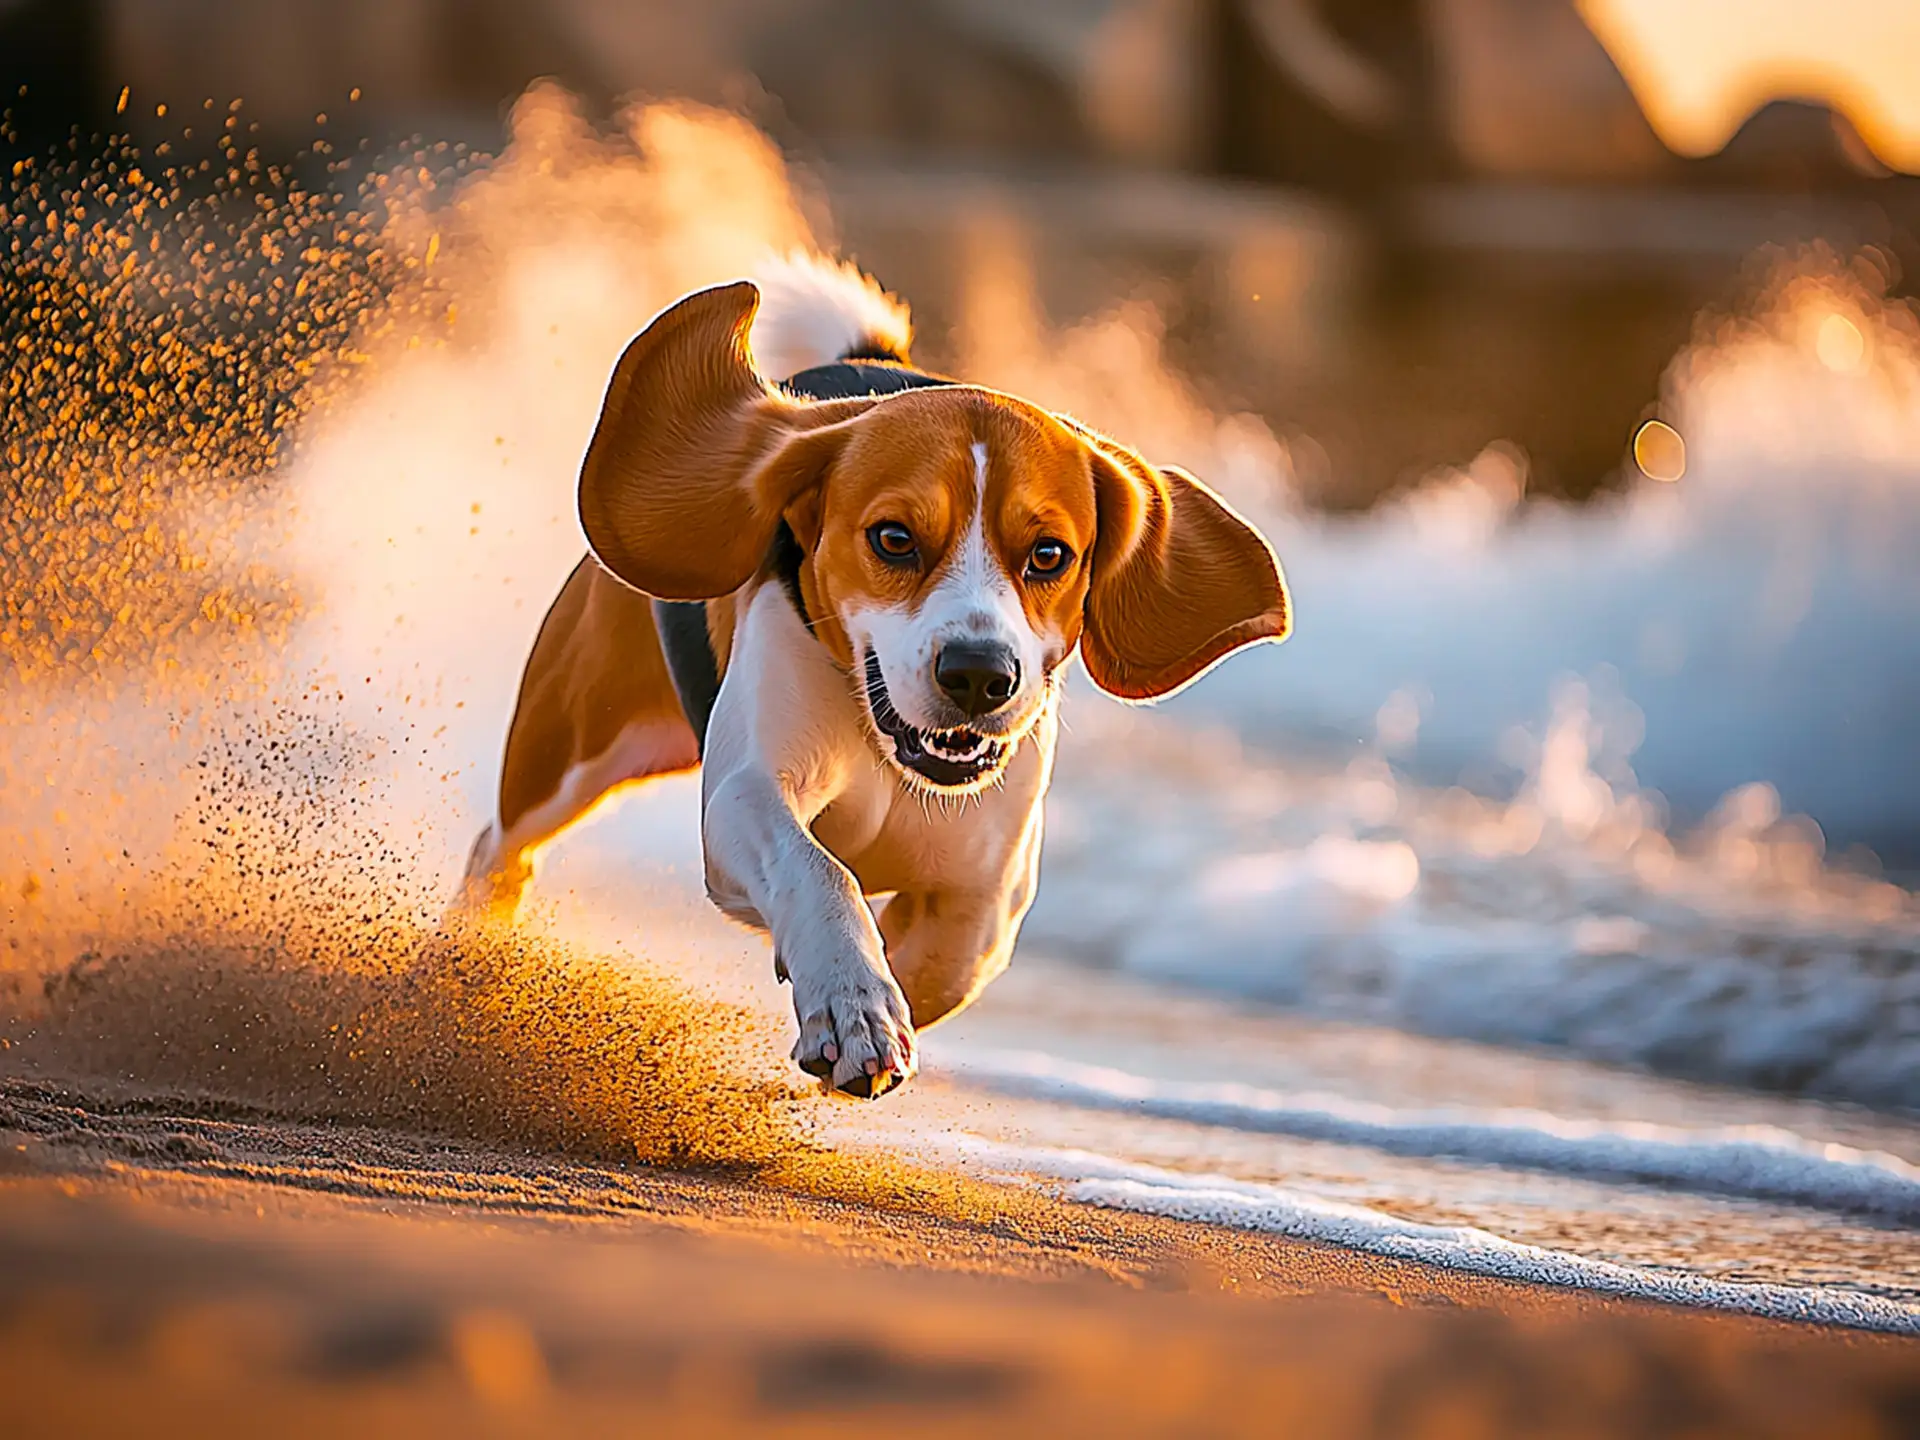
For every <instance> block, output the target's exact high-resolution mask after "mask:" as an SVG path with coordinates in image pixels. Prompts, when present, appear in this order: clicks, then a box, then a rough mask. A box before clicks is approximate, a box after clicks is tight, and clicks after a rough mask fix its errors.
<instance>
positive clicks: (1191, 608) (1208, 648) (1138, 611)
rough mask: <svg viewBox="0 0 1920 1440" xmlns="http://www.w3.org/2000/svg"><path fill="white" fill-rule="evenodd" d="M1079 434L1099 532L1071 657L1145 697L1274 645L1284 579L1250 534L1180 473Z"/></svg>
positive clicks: (1115, 687) (1286, 613)
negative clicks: (1082, 623)
mask: <svg viewBox="0 0 1920 1440" xmlns="http://www.w3.org/2000/svg"><path fill="white" fill-rule="evenodd" d="M1086 438H1087V449H1088V452H1089V454H1090V455H1091V458H1092V465H1093V486H1094V498H1095V504H1096V507H1097V511H1098V515H1097V522H1096V523H1097V524H1098V526H1099V530H1098V533H1097V534H1096V536H1095V539H1094V546H1093V575H1092V580H1091V583H1090V585H1089V587H1088V590H1087V606H1086V628H1085V630H1084V631H1083V632H1082V634H1081V639H1080V656H1081V659H1082V660H1083V661H1084V662H1085V664H1086V667H1087V673H1088V674H1089V675H1091V676H1092V677H1093V680H1094V683H1095V684H1096V685H1098V686H1099V687H1100V688H1101V689H1102V690H1105V691H1106V692H1107V693H1109V694H1111V695H1117V696H1119V697H1120V698H1122V699H1124V700H1152V699H1156V698H1158V697H1159V696H1162V695H1170V694H1172V693H1173V692H1174V691H1176V690H1178V689H1180V688H1181V687H1182V686H1184V685H1186V684H1188V683H1189V682H1191V681H1193V680H1195V679H1197V678H1198V677H1199V676H1200V675H1202V674H1203V673H1205V672H1206V671H1207V670H1209V669H1211V668H1212V667H1213V666H1214V665H1215V664H1217V663H1218V662H1219V661H1221V660H1223V659H1225V658H1226V657H1227V656H1228V655H1230V654H1232V653H1233V652H1234V651H1235V650H1238V649H1239V648H1240V647H1241V646H1243V645H1251V644H1253V643H1255V642H1256V641H1260V640H1284V639H1285V638H1286V635H1287V631H1288V630H1289V629H1290V628H1291V625H1292V609H1291V606H1290V605H1289V603H1288V600H1287V583H1286V581H1285V580H1284V579H1283V578H1282V577H1281V574H1280V565H1279V562H1278V561H1276V560H1275V559H1274V557H1273V551H1272V550H1271V549H1270V548H1269V547H1268V545H1267V542H1266V540H1265V539H1263V538H1262V537H1261V535H1260V532H1259V531H1258V530H1255V529H1254V528H1253V526H1251V525H1249V524H1248V523H1247V522H1246V521H1245V520H1243V519H1241V518H1240V516H1239V515H1237V514H1235V513H1234V510H1233V507H1232V506H1230V505H1228V504H1227V502H1226V501H1224V500H1222V499H1221V498H1220V497H1219V496H1218V495H1216V494H1214V493H1213V491H1211V490H1209V489H1208V488H1207V487H1206V486H1205V485H1203V484H1201V483H1200V482H1199V481H1198V480H1196V479H1194V478H1193V477H1192V476H1191V475H1189V474H1187V473H1186V472H1185V471H1183V470H1176V469H1174V468H1172V467H1168V468H1166V469H1156V468H1155V467H1154V466H1152V465H1149V464H1148V463H1147V462H1146V461H1144V460H1142V459H1141V458H1140V457H1139V456H1137V455H1133V454H1130V453H1129V452H1127V451H1125V450H1122V449H1120V447H1118V446H1116V445H1112V444H1111V443H1110V442H1106V441H1104V440H1101V439H1099V438H1098V437H1094V436H1091V435H1089V436H1087V437H1086Z"/></svg>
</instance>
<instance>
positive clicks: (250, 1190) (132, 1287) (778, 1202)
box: [0, 1073, 1920, 1436]
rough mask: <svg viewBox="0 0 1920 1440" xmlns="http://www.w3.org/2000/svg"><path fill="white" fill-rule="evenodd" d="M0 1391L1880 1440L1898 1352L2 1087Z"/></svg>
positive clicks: (1164, 1234) (886, 1421)
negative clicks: (1865, 1438) (1, 1388)
mask: <svg viewBox="0 0 1920 1440" xmlns="http://www.w3.org/2000/svg"><path fill="white" fill-rule="evenodd" d="M837 1187H838V1188H839V1189H841V1190H842V1191H844V1193H835V1192H836V1188H837ZM0 1385H4V1387H5V1393H6V1394H7V1395H8V1396H9V1406H8V1408H9V1410H10V1412H11V1414H12V1416H13V1417H14V1419H13V1421H12V1422H11V1423H10V1424H9V1427H8V1429H9V1433H11V1434H19V1435H31V1436H38V1435H73V1434H92V1433H127V1432H128V1430H129V1429H130V1428H131V1427H135V1426H137V1427H138V1429H139V1430H140V1432H141V1433H145V1434H162V1435H164V1434H174V1433H186V1432H187V1431H189V1430H190V1431H192V1432H193V1433H196V1434H227V1433H235V1434H241V1433H248V1434H258V1433H277V1434H282V1435H303V1434H339V1433H342V1432H347V1431H352V1432H355V1433H362V1434H369V1435H381V1434H388V1433H400V1432H403V1431H405V1432H412V1433H419V1432H420V1431H422V1430H430V1431H434V1432H445V1431H450V1430H452V1429H453V1428H455V1427H461V1428H463V1429H472V1430H476V1431H478V1432H479V1433H488V1434H494V1433H498V1434H522V1433H524V1434H551V1433H558V1432H560V1431H561V1430H563V1429H564V1430H565V1431H566V1432H567V1433H582V1434H597V1433H634V1432H636V1431H642V1432H644V1431H645V1430H646V1429H647V1428H648V1427H656V1426H672V1427H674V1429H675V1431H676V1432H682V1433H714V1434H732V1433H750V1434H767V1433H795V1434H807V1433H815V1432H825V1431H827V1430H828V1429H829V1428H832V1429H835V1430H838V1429H840V1428H843V1427H844V1426H845V1425H847V1424H848V1423H852V1424H855V1425H880V1426H886V1425H901V1424H911V1425H912V1426H913V1427H914V1429H915V1431H916V1433H927V1434H947V1433H953V1434H973V1433H980V1432H981V1430H982V1429H984V1428H985V1427H986V1426H989V1425H993V1426H1003V1427H1004V1426H1012V1427H1014V1429H1015V1433H1055V1432H1057V1433H1061V1434H1118V1433H1128V1434H1170V1435H1171V1434H1179V1435H1191V1434H1312V1435H1393V1436H1402V1435H1426V1434H1432V1435H1440V1434H1447V1435H1480V1434H1529V1435H1559V1434H1568V1435H1580V1434H1595V1435H1598V1434H1635V1435H1640V1434H1659V1433H1685V1434H1729V1435H1734V1434H1738V1435H1773V1434H1778V1435H1789V1434H1792V1435H1815V1434H1836V1435H1842V1434H1844V1435H1849V1436H1853V1435H1858V1436H1874V1435H1888V1436H1892V1435H1899V1434H1910V1433H1912V1432H1913V1427H1914V1425H1915V1422H1916V1418H1917V1417H1920V1346H1916V1345H1915V1344H1914V1343H1913V1342H1911V1341H1901V1340H1894V1339H1888V1338H1885V1337H1877V1336H1870V1335H1862V1334H1858V1333H1852V1332H1839V1331H1830V1330H1822V1329H1819V1328H1815V1327H1811V1326H1793V1325H1783V1324H1778V1323H1768V1322H1760V1321H1752V1320H1745V1319H1739V1318H1733V1317H1725V1316H1716V1315H1705V1314H1697V1313H1686V1312H1678V1311H1666V1310H1660V1309H1657V1308H1654V1307H1648V1306H1639V1305H1628V1304H1620V1303H1615V1302H1610V1301H1607V1300H1605V1299H1601V1298H1597V1297H1593V1296H1588V1295H1580V1294H1572V1293H1567V1292H1561V1291H1553V1290H1548V1289H1543V1288H1533V1287H1526V1286H1517V1285H1510V1284H1502V1283H1498V1282H1490V1281H1484V1280H1478V1279H1475V1278H1472V1277H1468V1276H1462V1275H1456V1274H1451V1273H1447V1272H1444V1271H1439V1270H1432V1269H1427V1268H1424V1267H1420V1266H1416V1265H1410V1264H1405V1263H1399V1262H1393V1261H1385V1260H1380V1259H1377V1258H1374V1257H1369V1256H1365V1255H1360V1254H1356V1253H1353V1252H1348V1251H1343V1250H1339V1249H1334V1248H1331V1247H1325V1246H1316V1245H1306V1244H1300V1243H1296V1242H1290V1241H1286V1240H1281V1239H1277V1238H1274V1237H1268V1236H1260V1235H1252V1234H1245V1233H1239V1232H1232V1231H1225V1230H1218V1229H1213V1228H1209V1227H1205V1226H1195V1225H1187V1224H1181V1223H1178V1222H1170V1221H1162V1220H1156V1219H1153V1218H1150V1217H1144V1216H1136V1215H1128V1214H1120V1213H1115V1212H1107V1211H1100V1210H1091V1209H1087V1208H1085V1207H1079V1206H1071V1205H1066V1204H1062V1203H1057V1202H1054V1201H1051V1200H1049V1199H1046V1198H1045V1197H1042V1196H1037V1195H1034V1194H1032V1193H1029V1192H1025V1191H1018V1190H1009V1189H1004V1188H1001V1187H993V1186H979V1185H974V1184H972V1183H971V1182H967V1181H961V1180H956V1179H953V1178H952V1177H943V1176H918V1177H916V1176H914V1175H912V1174H903V1175H901V1176H896V1177H893V1178H892V1179H890V1180H889V1179H886V1178H885V1177H881V1178H880V1179H878V1180H876V1179H874V1178H873V1177H871V1176H869V1177H867V1178H866V1179H864V1180H862V1181H861V1182H860V1183H859V1184H858V1185H854V1184H852V1183H851V1182H849V1181H848V1180H847V1179H846V1177H845V1176H844V1175H842V1176H841V1178H839V1179H836V1178H835V1172H834V1171H833V1169H832V1167H831V1166H829V1167H827V1168H826V1169H824V1170H822V1171H820V1172H818V1173H815V1174H809V1173H808V1172H806V1171H805V1170H804V1169H800V1170H791V1169H790V1171H789V1173H788V1178H786V1179H777V1178H776V1179H775V1180H773V1181H769V1180H767V1179H760V1180H748V1179H743V1178H740V1177H737V1176H736V1177H729V1176H725V1175H718V1174H714V1173H710V1172H709V1173H699V1172H691V1171H677V1170H673V1169H668V1168H656V1167H647V1166H640V1165H632V1166H620V1165H607V1164H583V1163H579V1162H578V1161H576V1160H571V1159H567V1158H563V1157H559V1156H555V1155H551V1154H529V1153H524V1152H518V1151H514V1150H509V1149H500V1148H486V1147H478V1146H473V1145H466V1144H456V1143H449V1142H447V1141H443V1140H438V1139H433V1138H430V1137H423V1136H417V1135H412V1134H408V1133H405V1132H402V1131H398V1130H393V1129H384V1128H360V1127H353V1126H347V1125H339V1124H316V1123H307V1122H301V1121H290V1120H286V1119H283V1118H280V1117H277V1116H275V1115H273V1114H271V1113H266V1112H263V1111H249V1110H247V1109H246V1108H244V1107H237V1106H233V1105H227V1104H222V1105H209V1104H207V1103H205V1102H201V1101H196V1102H191V1103H189V1102H184V1101H181V1100H179V1099H177V1098H172V1097H169V1096H167V1095H166V1094H164V1093H161V1092H136V1091H128V1090H125V1089H116V1088H115V1087H111V1086H107V1085H103V1084H77V1083H74V1082H67V1081H51V1080H48V1079H46V1078H45V1077H41V1078H37V1079H35V1078H29V1077H26V1076H22V1075H20V1074H18V1073H16V1074H15V1075H14V1076H13V1077H11V1078H9V1079H7V1080H6V1081H5V1082H4V1086H0Z"/></svg>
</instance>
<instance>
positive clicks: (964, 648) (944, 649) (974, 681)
mask: <svg viewBox="0 0 1920 1440" xmlns="http://www.w3.org/2000/svg"><path fill="white" fill-rule="evenodd" d="M933 678H934V679H935V680H937V681H939V683H940V688H941V689H942V690H944V691H946V692H947V697H948V698H949V699H950V700H952V701H953V703H954V704H956V705H958V706H959V707H960V708H961V709H962V710H964V711H965V712H966V713H967V714H968V716H970V717H971V716H978V715H991V714H992V713H993V712H994V711H996V710H998V709H999V708H1000V707H1001V706H1002V705H1004V704H1006V703H1007V702H1008V701H1009V700H1011V699H1012V698H1013V692H1014V691H1016V690H1018V689H1019V688H1020V662H1019V661H1018V660H1016V659H1014V657H1013V651H1011V650H1009V649H1008V648H1007V647H1006V646H1005V645H988V644H982V643H981V642H980V641H977V640H956V641H955V642H954V643H953V644H951V645H943V646H941V648H940V653H939V654H938V655H936V656H934V657H933Z"/></svg>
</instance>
